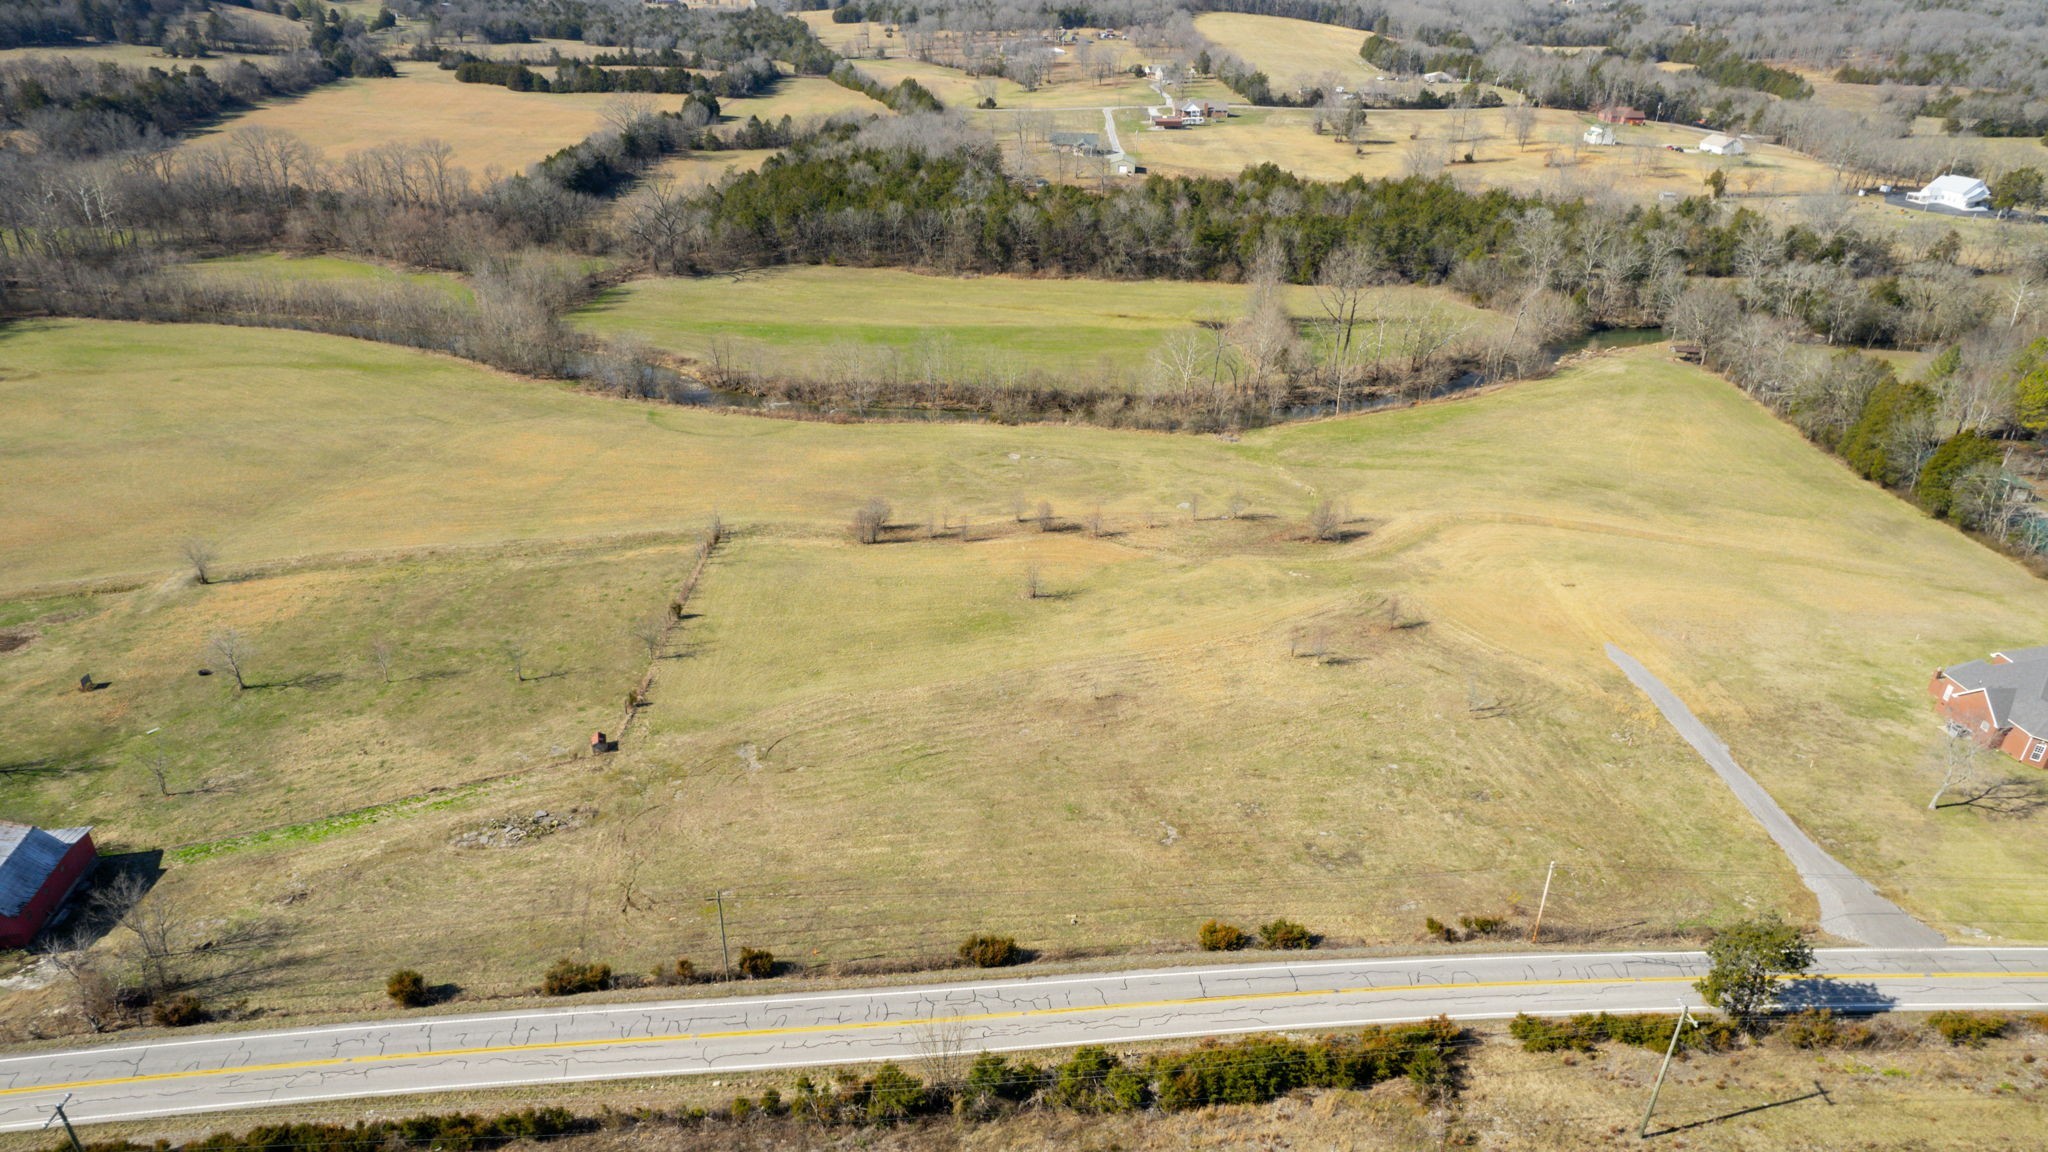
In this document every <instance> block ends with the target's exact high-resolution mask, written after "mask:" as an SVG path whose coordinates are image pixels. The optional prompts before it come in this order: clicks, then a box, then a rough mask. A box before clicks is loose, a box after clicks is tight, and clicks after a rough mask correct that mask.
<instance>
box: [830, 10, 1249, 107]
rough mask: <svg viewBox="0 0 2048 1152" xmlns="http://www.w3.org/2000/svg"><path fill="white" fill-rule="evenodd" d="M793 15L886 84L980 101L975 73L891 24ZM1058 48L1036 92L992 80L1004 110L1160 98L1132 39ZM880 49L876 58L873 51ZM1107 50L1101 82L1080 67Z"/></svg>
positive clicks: (1218, 92)
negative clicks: (892, 31)
mask: <svg viewBox="0 0 2048 1152" xmlns="http://www.w3.org/2000/svg"><path fill="white" fill-rule="evenodd" d="M797 15H798V16H799V17H801V18H802V19H803V21H804V22H805V23H806V24H809V25H810V26H811V31H812V32H813V33H814V34H816V35H817V37H818V39H819V40H820V41H822V42H823V43H824V44H825V46H826V47H828V48H830V49H832V50H833V51H835V52H838V53H840V54H841V55H843V56H846V57H847V58H848V59H851V60H852V61H853V63H854V65H855V66H856V67H858V68H859V69H860V70H861V71H863V72H865V73H867V74H868V75H870V76H873V77H874V78H875V79H877V80H879V81H881V82H882V83H884V84H895V83H896V82H898V81H900V80H904V79H914V80H916V81H917V82H918V83H919V84H922V85H924V86H925V87H926V88H928V89H930V90H931V92H932V94H933V95H935V96H937V97H938V98H939V100H940V101H941V102H942V103H944V104H945V105H946V106H947V107H949V108H959V109H962V110H968V109H972V108H973V107H974V106H975V105H976V104H978V103H980V102H981V93H980V92H979V91H977V90H976V79H975V78H974V77H972V76H969V75H968V74H967V73H966V72H964V71H962V70H961V69H958V68H952V67H948V66H946V65H943V64H936V63H926V62H925V61H922V60H917V59H915V58H913V57H912V56H911V55H910V50H909V46H908V45H907V44H906V43H905V42H904V40H903V39H902V38H901V37H900V35H899V36H896V37H891V36H888V35H887V34H886V30H887V29H888V28H889V27H891V25H886V24H880V23H874V22H868V23H863V24H834V23H832V20H831V13H830V12H829V11H825V10H818V11H811V12H799V13H797ZM1076 31H1077V32H1078V33H1079V34H1080V35H1082V36H1084V37H1091V36H1092V35H1093V34H1094V33H1095V31H1097V30H1096V29H1088V28H1084V29H1077V30H1076ZM939 35H940V36H942V37H943V36H947V35H950V34H949V33H939ZM1061 48H1062V51H1061V52H1059V53H1057V54H1055V55H1054V56H1053V58H1052V65H1051V67H1050V68H1049V69H1048V70H1047V72H1046V77H1045V80H1044V82H1043V83H1041V84H1040V85H1039V86H1038V87H1037V88H1036V89H1034V90H1031V91H1026V90H1025V89H1024V87H1023V86H1022V85H1019V84H1017V83H1016V82H1015V81H1012V80H1008V79H1003V78H1001V77H996V78H994V82H995V87H996V103H997V106H998V107H999V108H1001V109H1053V108H1102V107H1111V106H1119V105H1143V104H1156V103H1158V102H1159V94H1158V93H1157V92H1154V91H1153V90H1152V87H1151V85H1149V84H1148V83H1146V82H1145V81H1143V80H1140V79H1137V78H1135V77H1133V76H1132V75H1131V74H1130V71H1129V69H1130V67H1131V65H1133V64H1136V63H1139V62H1141V61H1142V62H1148V63H1149V62H1150V61H1148V60H1146V55H1145V53H1144V52H1143V51H1142V50H1140V49H1139V48H1138V47H1137V46H1135V45H1133V44H1132V43H1131V42H1130V41H1128V40H1094V39H1087V40H1084V41H1083V42H1082V43H1081V44H1070V45H1062V46H1061ZM878 50H879V51H880V52H881V56H880V58H877V57H876V56H875V52H876V51H878ZM1105 56H1106V57H1107V58H1109V59H1110V60H1112V61H1113V62H1114V63H1115V64H1116V71H1115V73H1113V74H1112V75H1110V76H1108V77H1107V78H1105V79H1104V80H1100V81H1098V80H1097V79H1096V78H1095V76H1094V75H1093V72H1092V69H1089V68H1086V67H1084V66H1083V62H1084V60H1092V59H1094V58H1098V57H1105ZM1185 95H1187V96H1188V97H1191V98H1203V99H1210V100H1216V101H1224V100H1229V99H1232V98H1233V97H1232V94H1231V92H1230V91H1229V90H1228V89H1226V88H1224V87H1223V86H1222V85H1220V84H1217V83H1215V82H1214V81H1201V82H1199V83H1197V84H1194V85H1191V86H1188V88H1187V89H1186V92H1185Z"/></svg>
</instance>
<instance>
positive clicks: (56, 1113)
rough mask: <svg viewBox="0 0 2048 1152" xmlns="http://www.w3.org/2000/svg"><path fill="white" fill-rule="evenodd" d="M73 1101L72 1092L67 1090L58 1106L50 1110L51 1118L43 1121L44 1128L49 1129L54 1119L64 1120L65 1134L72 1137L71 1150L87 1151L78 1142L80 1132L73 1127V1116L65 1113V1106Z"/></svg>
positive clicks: (77, 1151)
mask: <svg viewBox="0 0 2048 1152" xmlns="http://www.w3.org/2000/svg"><path fill="white" fill-rule="evenodd" d="M69 1103H71V1093H69V1092H66V1093H65V1094H64V1098H63V1099H62V1100H59V1101H57V1106H56V1107H55V1108H52V1109H51V1110H50V1119H49V1120H45V1121H43V1130H44V1131H48V1130H49V1127H50V1124H51V1122H52V1121H62V1122H63V1124H64V1135H66V1136H69V1137H71V1152H85V1146H84V1145H82V1144H80V1143H79V1142H78V1133H77V1131H75V1130H74V1129H73V1128H72V1127H71V1117H69V1116H66V1115H65V1114H64V1106H65V1105H66V1104H69Z"/></svg>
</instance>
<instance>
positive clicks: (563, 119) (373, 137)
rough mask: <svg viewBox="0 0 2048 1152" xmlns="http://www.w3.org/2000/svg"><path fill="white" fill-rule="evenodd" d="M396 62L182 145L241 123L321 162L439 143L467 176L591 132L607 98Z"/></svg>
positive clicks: (199, 144) (504, 167) (210, 142)
mask: <svg viewBox="0 0 2048 1152" xmlns="http://www.w3.org/2000/svg"><path fill="white" fill-rule="evenodd" d="M397 68H398V73H399V74H398V77H397V78H396V79H375V80H343V81H339V82H337V83H334V84H329V85H327V86H325V87H322V88H317V89H315V90H313V91H311V92H308V93H307V94H305V95H304V96H299V97H296V98H293V99H290V100H277V101H272V102H271V103H268V104H266V105H264V106H263V107H261V108H258V109H256V110H255V111H253V112H249V113H246V114H244V115H241V116H236V117H232V118H230V119H228V120H226V121H224V122H223V123H222V124H221V125H220V127H219V128H218V129H216V130H214V131H212V132H208V133H203V134H200V135H196V136H194V137H192V138H191V139H190V140H189V141H187V142H186V143H185V144H183V145H182V147H185V148H207V147H212V146H214V144H215V143H216V142H217V141H218V139H219V137H220V135H221V134H222V133H226V132H231V131H233V130H235V129H237V128H242V127H262V128H268V129H272V130H274V131H280V132H290V133H293V134H295V135H297V136H298V137H300V138H301V139H303V140H305V141H306V143H307V144H309V145H311V146H312V147H313V148H314V149H315V150H317V151H318V152H320V153H321V154H322V155H324V156H325V157H326V158H327V159H329V160H339V159H341V158H342V157H343V156H345V155H347V154H348V153H350V152H356V151H360V150H362V149H365V148H373V147H376V146H377V145H380V144H389V143H393V142H413V141H419V140H440V141H442V142H444V143H446V144H447V145H449V147H451V148H452V149H454V156H453V159H454V163H456V164H457V165H459V166H461V167H463V168H466V169H468V170H469V171H470V173H471V175H474V176H478V177H481V176H483V175H484V174H485V173H486V172H488V171H490V170H492V169H497V170H499V171H501V172H504V173H507V174H510V173H513V172H517V171H519V170H521V169H523V168H525V167H526V166H527V165H528V164H531V163H533V162H535V161H537V160H541V159H544V158H545V157H547V156H548V155H550V154H552V153H554V152H556V151H558V150H560V149H562V148H566V147H568V146H569V145H571V144H574V143H576V142H577V141H579V140H582V139H583V138H584V137H586V136H588V135H590V134H591V133H592V132H594V131H596V130H597V128H598V126H599V125H600V124H601V123H602V119H601V113H602V110H603V108H604V106H605V104H606V103H607V102H609V101H611V100H612V99H613V97H612V96H609V95H606V94H603V93H597V92H589V93H582V92H576V93H562V94H553V93H537V92H513V91H510V90H508V89H505V88H500V87H498V86H496V85H491V84H463V83H460V82H459V81H457V80H456V79H455V73H454V72H452V71H443V70H442V69H440V68H439V67H437V66H435V65H433V64H427V63H420V62H417V61H401V62H399V63H398V64H397ZM681 103H682V97H680V96H673V97H664V98H662V99H661V101H660V104H661V107H663V108H672V107H679V106H680V105H681Z"/></svg>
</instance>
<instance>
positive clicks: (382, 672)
mask: <svg viewBox="0 0 2048 1152" xmlns="http://www.w3.org/2000/svg"><path fill="white" fill-rule="evenodd" d="M397 659H398V649H397V647H396V646H395V645H393V644H392V643H391V641H389V640H373V641H371V642H370V663H372V664H375V665H376V666H377V674H378V675H379V676H381V677H383V678H384V682H385V683H386V684H389V683H391V664H392V662H393V661H395V660H397Z"/></svg>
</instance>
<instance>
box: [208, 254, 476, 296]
mask: <svg viewBox="0 0 2048 1152" xmlns="http://www.w3.org/2000/svg"><path fill="white" fill-rule="evenodd" d="M185 270H186V273H187V274H188V275H190V276H194V277H197V278H200V279H202V280H211V281H217V282H233V283H244V284H263V283H363V284H395V283H406V284H430V285H434V286H436V287H439V288H443V289H445V290H447V291H448V292H449V293H450V294H451V295H459V296H464V297H467V296H468V295H469V294H470V293H469V289H468V287H467V286H466V285H464V284H463V283H462V282H461V281H460V280H458V279H457V278H455V277H453V276H447V275H441V274H438V273H432V272H405V271H399V270H397V269H393V268H386V267H384V266H383V265H381V264H372V263H370V262H368V261H364V260H351V259H348V258H346V257H341V256H278V255H268V256H223V257H217V258H214V259H209V260H198V261H194V262H193V263H191V264H188V265H186V266H185Z"/></svg>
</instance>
